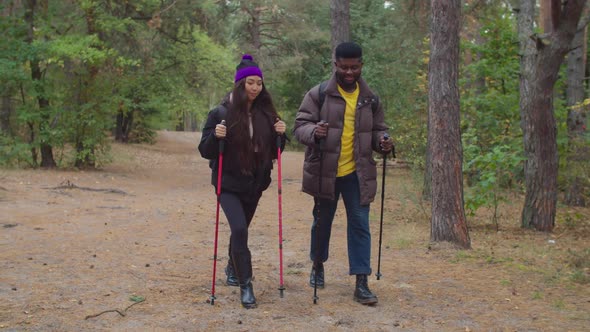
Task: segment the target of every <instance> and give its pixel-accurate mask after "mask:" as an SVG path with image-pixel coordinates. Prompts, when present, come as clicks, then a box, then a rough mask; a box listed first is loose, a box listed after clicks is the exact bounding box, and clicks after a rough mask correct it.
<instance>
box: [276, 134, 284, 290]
mask: <svg viewBox="0 0 590 332" xmlns="http://www.w3.org/2000/svg"><path fill="white" fill-rule="evenodd" d="M281 141H282V139H281V135H277V182H278V184H277V187H278V194H279V294H280V297H283V291H284V290H285V286H284V284H283V198H282V197H283V185H282V181H283V176H282V174H281V172H282V167H281Z"/></svg>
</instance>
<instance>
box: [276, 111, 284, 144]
mask: <svg viewBox="0 0 590 332" xmlns="http://www.w3.org/2000/svg"><path fill="white" fill-rule="evenodd" d="M279 121H281V119H279V118H277V121H276V122H279ZM276 122H275V123H276ZM281 136H283V134H277V148H280V147H281V143H282V137H281Z"/></svg>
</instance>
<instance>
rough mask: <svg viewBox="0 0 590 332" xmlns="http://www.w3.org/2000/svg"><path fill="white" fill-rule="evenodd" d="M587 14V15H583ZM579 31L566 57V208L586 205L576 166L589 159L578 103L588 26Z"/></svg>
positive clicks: (584, 120)
mask: <svg viewBox="0 0 590 332" xmlns="http://www.w3.org/2000/svg"><path fill="white" fill-rule="evenodd" d="M586 15H587V13H586ZM578 28H579V30H578V32H576V35H575V36H574V40H573V41H572V45H571V51H570V52H569V53H568V56H567V88H566V100H567V106H568V114H567V131H568V147H569V149H568V155H567V156H566V158H567V169H568V170H569V171H568V173H569V174H568V176H567V184H566V185H567V187H566V188H565V203H566V204H567V205H569V206H586V199H585V197H584V187H585V182H584V179H583V177H582V174H580V171H578V168H581V169H583V168H584V167H583V166H582V167H578V165H585V164H586V165H587V164H588V162H589V160H590V156H589V151H588V148H587V147H586V146H585V144H584V142H585V139H584V134H585V132H586V112H585V110H584V106H582V105H581V103H582V102H583V101H584V97H585V96H584V74H585V73H586V49H587V47H586V37H587V31H588V27H587V26H583V27H580V26H578Z"/></svg>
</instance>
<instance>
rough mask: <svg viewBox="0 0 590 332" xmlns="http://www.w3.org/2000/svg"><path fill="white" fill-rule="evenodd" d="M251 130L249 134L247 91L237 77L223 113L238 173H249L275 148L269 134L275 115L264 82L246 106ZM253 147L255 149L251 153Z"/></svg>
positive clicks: (269, 155)
mask: <svg viewBox="0 0 590 332" xmlns="http://www.w3.org/2000/svg"><path fill="white" fill-rule="evenodd" d="M250 113H251V114H252V126H253V127H254V134H253V136H252V138H250V127H249V125H250V122H249V118H248V95H247V93H246V79H245V78H244V79H241V80H239V81H238V82H236V84H235V85H234V89H233V91H232V94H231V101H230V102H229V107H228V114H227V126H228V134H227V139H228V141H229V142H231V146H232V148H233V149H236V152H237V157H238V158H237V159H238V160H237V162H238V163H239V164H240V169H241V171H242V173H251V172H252V171H253V170H255V169H256V168H257V167H259V166H260V165H261V164H262V163H263V162H265V161H270V160H272V159H273V158H276V151H275V152H274V153H273V149H272V147H274V144H273V142H274V141H273V140H271V138H272V137H274V135H275V134H274V128H273V124H274V122H275V121H276V119H277V118H278V117H279V116H278V113H277V111H276V109H275V107H274V104H273V102H272V97H271V95H270V93H269V92H268V90H266V86H265V85H264V82H263V83H262V91H260V94H258V96H257V97H256V99H254V101H253V102H252V108H251V109H250ZM255 147H256V152H257V153H255Z"/></svg>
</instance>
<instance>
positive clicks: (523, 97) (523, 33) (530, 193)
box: [518, 0, 585, 232]
mask: <svg viewBox="0 0 590 332" xmlns="http://www.w3.org/2000/svg"><path fill="white" fill-rule="evenodd" d="M584 3H585V0H570V1H567V2H565V3H564V7H563V8H559V16H558V20H557V21H556V20H555V15H556V13H555V12H552V14H551V17H552V24H553V30H552V32H551V33H549V34H544V35H543V36H542V37H541V36H535V35H534V34H533V19H534V8H535V7H534V6H535V1H534V0H521V1H520V12H519V15H518V35H519V40H520V43H521V46H520V47H521V54H522V56H521V76H520V77H521V78H520V113H521V127H522V131H523V142H524V153H525V158H526V161H525V164H524V173H525V184H526V197H525V202H524V208H523V210H522V222H521V224H522V227H525V228H534V229H537V230H540V231H546V232H550V231H552V230H553V227H554V225H555V214H556V205H557V170H558V155H557V126H556V122H555V117H554V115H553V88H554V85H555V82H556V80H557V74H558V71H559V67H560V65H561V63H562V61H563V58H564V56H565V54H566V53H567V51H568V50H569V45H570V44H571V41H572V39H573V37H574V33H575V31H576V27H577V24H578V21H579V19H580V15H581V12H582V9H583V7H584ZM552 10H555V8H552ZM532 38H534V39H535V40H533V39H532Z"/></svg>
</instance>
